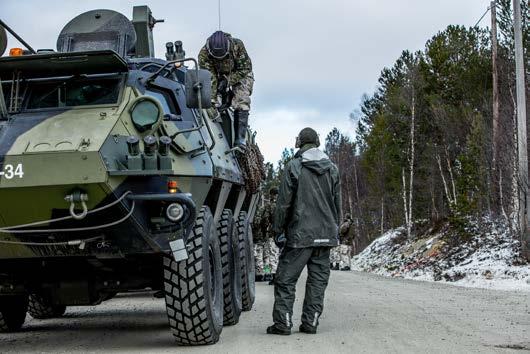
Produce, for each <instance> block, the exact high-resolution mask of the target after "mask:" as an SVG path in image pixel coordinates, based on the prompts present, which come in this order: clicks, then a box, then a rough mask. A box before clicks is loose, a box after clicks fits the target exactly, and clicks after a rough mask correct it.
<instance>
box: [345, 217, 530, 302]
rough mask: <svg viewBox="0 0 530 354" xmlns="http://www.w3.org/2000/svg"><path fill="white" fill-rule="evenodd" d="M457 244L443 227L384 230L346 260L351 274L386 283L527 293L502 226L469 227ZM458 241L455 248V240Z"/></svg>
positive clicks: (529, 285) (526, 276)
mask: <svg viewBox="0 0 530 354" xmlns="http://www.w3.org/2000/svg"><path fill="white" fill-rule="evenodd" d="M469 224H470V226H467V227H466V228H465V231H466V236H465V237H464V238H462V237H461V236H457V233H456V232H455V231H454V230H452V229H451V228H450V227H449V226H448V224H447V223H446V224H443V225H442V226H441V227H440V229H439V230H434V229H432V228H431V229H428V230H425V232H418V233H417V234H416V235H415V236H414V235H413V237H412V239H411V240H408V239H407V237H406V231H405V229H404V228H397V229H393V230H390V231H388V232H386V233H385V234H383V235H382V236H381V237H379V238H378V239H376V240H374V241H373V242H372V244H371V245H370V246H368V247H367V248H366V249H365V250H364V251H363V252H361V253H360V254H358V255H356V256H355V257H353V259H352V269H353V270H358V271H364V272H371V273H376V274H380V275H385V276H391V277H401V278H407V279H415V280H426V281H440V282H447V283H451V284H454V285H460V286H467V287H476V288H489V289H499V290H521V291H529V292H530V265H529V264H528V263H527V262H525V261H524V260H523V259H522V258H521V257H520V254H519V241H517V240H515V239H514V237H513V236H512V234H511V233H510V230H509V228H508V227H507V225H506V224H504V223H503V222H494V221H492V220H491V219H489V218H482V219H480V220H479V221H476V222H469ZM457 237H458V242H456V241H455V240H456V239H457Z"/></svg>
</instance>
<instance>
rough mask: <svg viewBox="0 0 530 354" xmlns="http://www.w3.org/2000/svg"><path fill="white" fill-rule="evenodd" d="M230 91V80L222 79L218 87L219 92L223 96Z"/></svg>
mask: <svg viewBox="0 0 530 354" xmlns="http://www.w3.org/2000/svg"><path fill="white" fill-rule="evenodd" d="M227 91H228V80H227V79H222V80H221V81H219V84H218V85H217V92H219V93H220V94H221V95H224V94H226V92H227Z"/></svg>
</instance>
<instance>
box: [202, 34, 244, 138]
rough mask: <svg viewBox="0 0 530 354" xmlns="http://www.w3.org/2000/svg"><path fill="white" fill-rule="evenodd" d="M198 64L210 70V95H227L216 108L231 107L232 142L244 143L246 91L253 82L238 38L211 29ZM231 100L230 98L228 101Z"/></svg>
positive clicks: (215, 97)
mask: <svg viewBox="0 0 530 354" xmlns="http://www.w3.org/2000/svg"><path fill="white" fill-rule="evenodd" d="M199 67H201V68H202V69H206V70H209V71H210V72H211V73H212V99H214V100H215V102H214V104H217V97H218V95H221V96H230V97H231V100H230V99H229V100H228V101H229V102H223V105H222V106H220V107H219V108H220V109H225V108H228V105H231V107H232V108H233V109H234V131H235V133H236V140H235V145H236V146H245V145H246V131H247V126H248V113H249V111H250V95H251V94H252V88H253V86H254V74H253V72H252V61H251V60H250V57H249V56H248V54H247V51H246V49H245V45H244V44H243V42H242V41H241V40H240V39H237V38H234V37H232V36H231V35H230V34H228V33H224V32H223V31H217V32H215V33H213V34H212V35H211V36H210V37H208V39H207V40H206V44H205V45H204V47H203V48H202V49H201V51H200V52H199ZM230 101H231V102H230Z"/></svg>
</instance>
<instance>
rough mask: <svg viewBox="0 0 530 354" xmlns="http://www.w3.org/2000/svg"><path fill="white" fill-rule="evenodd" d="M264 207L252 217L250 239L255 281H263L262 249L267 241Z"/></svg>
mask: <svg viewBox="0 0 530 354" xmlns="http://www.w3.org/2000/svg"><path fill="white" fill-rule="evenodd" d="M264 210H265V208H264V207H261V208H260V209H258V211H257V212H256V215H255V216H254V221H253V223H252V231H253V233H252V237H253V240H254V259H255V267H256V281H263V280H264V278H265V265H264V263H263V261H264V259H263V249H264V248H265V242H266V241H267V230H266V229H263V227H262V225H263V221H262V219H263V216H264Z"/></svg>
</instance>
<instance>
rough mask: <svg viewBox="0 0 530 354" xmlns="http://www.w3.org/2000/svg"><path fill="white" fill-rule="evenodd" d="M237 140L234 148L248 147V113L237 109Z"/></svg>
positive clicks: (235, 118)
mask: <svg viewBox="0 0 530 354" xmlns="http://www.w3.org/2000/svg"><path fill="white" fill-rule="evenodd" d="M234 123H235V127H234V128H235V129H234V130H235V134H236V140H235V142H234V146H239V147H242V148H245V147H246V146H247V127H248V111H243V110H240V109H236V110H235V111H234Z"/></svg>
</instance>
